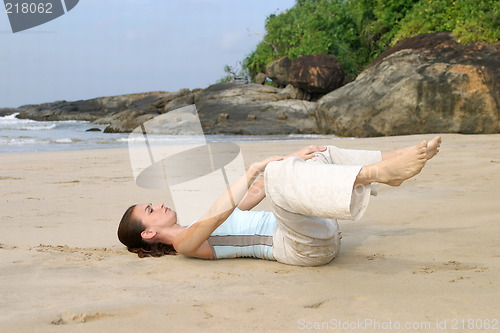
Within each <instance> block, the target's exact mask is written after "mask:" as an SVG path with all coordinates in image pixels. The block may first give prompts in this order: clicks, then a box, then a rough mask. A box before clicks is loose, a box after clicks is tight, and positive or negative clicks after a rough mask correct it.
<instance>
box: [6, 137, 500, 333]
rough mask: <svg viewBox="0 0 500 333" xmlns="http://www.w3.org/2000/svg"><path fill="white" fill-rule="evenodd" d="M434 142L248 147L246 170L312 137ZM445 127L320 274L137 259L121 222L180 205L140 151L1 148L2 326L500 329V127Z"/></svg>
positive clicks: (347, 225)
mask: <svg viewBox="0 0 500 333" xmlns="http://www.w3.org/2000/svg"><path fill="white" fill-rule="evenodd" d="M432 137H433V135H413V136H401V137H382V138H369V139H338V138H336V139H331V140H328V141H321V142H318V141H313V140H311V141H286V142H270V143H243V144H240V146H241V149H242V151H243V154H244V159H245V163H246V164H247V165H248V164H250V163H251V162H254V161H257V160H259V159H262V158H265V157H267V156H270V155H277V154H284V153H290V152H292V151H294V150H296V149H298V148H301V147H302V146H306V145H309V144H325V145H328V144H331V145H337V146H339V147H341V148H350V149H374V150H375V149H377V150H389V149H394V148H400V147H405V146H408V145H413V144H416V143H418V142H420V141H421V140H422V139H423V138H429V139H430V138H432ZM442 137H443V146H442V150H441V152H440V154H439V155H438V156H437V157H436V158H434V159H433V160H431V161H429V163H428V164H427V166H426V168H425V169H424V170H423V172H422V173H421V174H419V175H417V176H416V177H415V178H413V179H411V180H409V181H407V182H405V183H404V184H403V185H402V186H401V187H399V188H390V187H388V186H381V189H380V193H379V195H378V196H377V197H373V198H372V200H371V202H370V206H369V208H368V211H367V213H366V214H365V215H364V217H363V218H362V219H361V220H360V221H357V222H352V221H339V224H340V228H341V230H342V234H343V239H342V248H341V251H340V254H339V256H338V257H337V258H336V259H335V260H333V261H332V262H331V263H330V264H328V265H326V266H321V267H313V268H311V267H309V268H308V267H294V266H288V265H284V264H280V263H277V262H272V261H264V260H258V259H233V260H218V261H204V260H197V259H190V258H186V257H183V256H181V255H177V256H168V257H162V258H146V259H139V258H138V257H137V256H135V255H134V254H131V253H129V252H127V251H126V249H125V248H124V246H122V245H121V244H120V243H119V242H118V239H117V237H116V228H117V224H118V221H119V219H120V217H121V216H122V214H123V212H124V210H125V209H126V208H127V207H128V206H130V205H131V204H133V203H137V202H153V203H158V202H165V201H166V200H167V199H166V198H165V191H163V190H147V189H143V188H140V187H138V186H137V185H135V183H134V179H133V177H132V172H131V167H130V162H129V156H128V150H127V149H126V148H125V149H101V150H82V151H68V152H47V153H27V154H2V155H0V159H1V161H2V163H1V164H0V185H1V186H0V207H1V209H0V216H1V218H0V230H1V233H0V258H1V261H0V265H1V269H0V294H1V298H0V304H1V309H2V311H1V313H0V331H1V332H21V333H22V332H110V331H112V332H136V331H141V332H146V331H148V330H153V331H155V332H174V331H177V330H181V331H183V332H195V331H196V332H200V331H203V332H205V331H209V332H211V331H213V332H221V331H233V332H251V331H256V332H293V331H316V330H317V329H320V328H321V329H323V330H324V331H335V332H370V331H386V330H391V328H392V331H394V332H398V331H399V332H402V331H408V332H420V331H422V332H446V331H454V332H457V331H458V332H462V331H476V332H477V331H493V332H498V331H500V322H499V320H500V316H499V312H498V305H499V304H498V303H499V299H500V292H499V287H498V281H499V280H500V246H499V244H500V242H499V235H500V223H499V221H500V205H499V199H498V198H499V196H498V185H499V184H500V135H455V134H444V135H442ZM266 206H267V204H266V203H265V202H264V203H262V204H261V205H260V206H259V207H258V209H266ZM194 209H196V207H195V208H194ZM199 213H200V215H201V214H202V213H203V212H199ZM471 320H472V321H471ZM398 325H399V329H398ZM488 325H489V326H488ZM488 327H489V329H488ZM495 328H496V329H495Z"/></svg>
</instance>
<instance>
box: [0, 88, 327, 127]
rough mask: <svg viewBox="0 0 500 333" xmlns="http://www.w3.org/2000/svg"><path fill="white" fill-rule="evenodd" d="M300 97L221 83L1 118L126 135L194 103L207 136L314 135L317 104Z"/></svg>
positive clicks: (36, 108) (30, 108) (60, 104)
mask: <svg viewBox="0 0 500 333" xmlns="http://www.w3.org/2000/svg"><path fill="white" fill-rule="evenodd" d="M298 97H304V93H303V92H302V91H300V90H298V89H296V88H293V87H291V86H288V87H286V88H285V89H279V88H275V87H271V86H266V85H264V86H263V85H258V84H244V85H236V84H233V83H221V84H216V85H213V86H210V87H208V88H206V89H204V90H201V89H197V90H189V89H182V90H179V91H177V92H151V93H144V94H132V95H121V96H112V97H101V98H95V99H91V100H81V101H75V102H67V101H57V102H53V103H44V104H39V105H24V106H21V107H19V108H17V109H13V108H10V109H0V114H5V115H7V114H12V113H14V112H16V113H19V115H18V118H28V119H34V120H38V121H49V120H86V121H91V122H93V123H95V124H107V125H108V126H107V128H106V129H105V132H106V133H116V132H121V133H128V132H131V131H132V130H134V129H135V128H136V127H138V126H140V125H141V124H142V123H144V122H146V121H148V120H150V119H152V118H154V117H156V116H158V115H160V114H164V113H166V112H169V111H171V110H174V109H177V108H180V107H182V106H186V105H192V104H195V105H196V107H197V110H198V115H199V117H200V121H201V123H202V127H203V130H204V132H205V133H206V134H245V135H256V134H258V135H270V134H295V133H296V134H300V133H305V134H309V133H317V132H318V128H317V125H316V119H315V115H314V110H315V108H316V103H313V102H308V101H304V100H300V99H297V98H298Z"/></svg>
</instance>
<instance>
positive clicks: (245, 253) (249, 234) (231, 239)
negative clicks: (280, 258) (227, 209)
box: [208, 208, 276, 260]
mask: <svg viewBox="0 0 500 333" xmlns="http://www.w3.org/2000/svg"><path fill="white" fill-rule="evenodd" d="M275 230H276V218H275V217H274V215H273V213H271V212H255V211H242V210H240V209H238V208H236V209H235V210H234V212H233V213H232V214H231V215H230V216H229V217H228V218H227V220H226V221H224V223H222V224H221V225H220V226H219V227H218V228H217V229H215V231H214V232H213V233H212V235H210V237H209V238H208V243H209V244H210V246H211V247H212V249H213V251H214V255H215V259H223V258H241V257H253V258H259V259H267V260H275V259H274V257H273V234H274V231H275Z"/></svg>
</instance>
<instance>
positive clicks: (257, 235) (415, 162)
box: [118, 136, 441, 266]
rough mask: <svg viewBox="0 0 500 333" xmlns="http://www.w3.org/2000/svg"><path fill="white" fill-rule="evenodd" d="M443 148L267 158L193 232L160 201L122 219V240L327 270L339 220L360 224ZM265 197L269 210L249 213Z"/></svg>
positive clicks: (141, 246) (434, 144) (315, 151)
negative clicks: (383, 188)
mask: <svg viewBox="0 0 500 333" xmlns="http://www.w3.org/2000/svg"><path fill="white" fill-rule="evenodd" d="M440 145H441V137H439V136H438V137H435V138H434V139H432V140H430V141H429V142H427V141H423V142H422V143H420V144H418V145H416V146H412V147H407V148H404V149H399V150H393V151H385V152H380V151H367V150H348V149H339V148H337V147H334V146H328V147H322V146H309V147H306V148H303V149H300V150H299V151H297V152H295V153H293V154H291V155H289V156H286V157H283V156H279V157H276V156H275V157H270V158H267V159H265V160H262V161H260V162H257V163H255V164H253V165H252V166H251V167H250V168H249V169H248V170H247V171H246V174H245V176H243V177H242V178H241V179H240V180H239V181H238V182H236V183H235V184H234V185H233V186H231V188H230V189H228V191H226V193H225V194H224V195H222V196H221V197H220V198H219V199H218V200H217V201H216V202H215V203H214V204H213V205H212V207H211V208H210V209H209V210H208V212H206V213H205V215H204V216H203V217H202V218H200V219H199V220H198V221H196V222H195V223H193V224H191V225H190V226H189V227H184V226H180V225H179V224H177V215H176V213H175V212H174V211H172V210H170V209H169V208H168V207H165V206H164V205H163V204H158V205H155V206H153V205H151V204H149V205H148V204H140V205H134V206H132V207H130V208H129V209H128V210H127V211H126V212H125V214H124V215H123V218H122V220H121V222H120V225H119V227H118V238H119V239H120V241H121V242H122V243H123V244H124V245H126V246H127V247H128V249H129V251H131V252H135V253H137V254H138V255H139V256H140V257H144V256H161V255H163V254H174V253H181V254H183V255H186V256H189V257H196V258H203V259H222V258H237V257H255V258H261V259H268V260H277V261H279V262H281V263H285V264H291V265H301V266H317V265H324V264H327V263H329V262H330V261H331V260H332V259H333V258H335V256H336V255H337V253H338V251H339V247H340V238H341V237H340V232H339V230H338V224H337V221H336V219H351V220H357V219H359V218H360V217H361V216H362V215H363V213H364V212H365V210H366V208H367V206H368V201H369V196H370V194H372V195H376V193H377V189H378V183H382V184H387V185H390V186H399V185H401V183H403V182H404V181H405V180H407V179H409V178H411V177H413V176H415V175H416V174H418V173H419V172H420V171H421V170H422V168H423V167H424V166H425V164H426V162H427V161H428V160H430V159H431V158H432V157H434V156H435V155H436V154H437V153H438V151H439V147H440ZM261 174H263V177H262V178H260V179H258V177H259V175H261ZM266 195H267V197H268V199H269V202H270V205H271V207H272V212H257V211H250V210H251V209H252V208H254V207H255V206H256V205H257V204H258V203H259V202H261V201H262V199H264V197H265V196H266Z"/></svg>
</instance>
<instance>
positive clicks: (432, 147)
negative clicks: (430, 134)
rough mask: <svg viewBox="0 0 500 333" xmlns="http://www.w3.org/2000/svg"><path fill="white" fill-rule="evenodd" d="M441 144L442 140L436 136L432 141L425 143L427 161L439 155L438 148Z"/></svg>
mask: <svg viewBox="0 0 500 333" xmlns="http://www.w3.org/2000/svg"><path fill="white" fill-rule="evenodd" d="M441 142H443V140H442V139H441V137H440V136H436V137H435V138H434V139H432V140H431V141H429V142H428V143H427V151H426V152H425V154H426V158H427V160H430V159H431V158H433V157H434V156H436V155H437V153H439V147H441Z"/></svg>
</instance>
